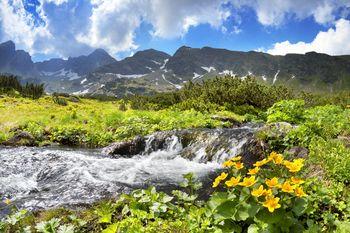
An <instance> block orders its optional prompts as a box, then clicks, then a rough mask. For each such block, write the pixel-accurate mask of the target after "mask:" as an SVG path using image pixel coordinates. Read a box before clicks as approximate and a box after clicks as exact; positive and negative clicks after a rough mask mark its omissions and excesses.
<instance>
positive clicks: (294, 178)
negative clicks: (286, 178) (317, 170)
mask: <svg viewBox="0 0 350 233" xmlns="http://www.w3.org/2000/svg"><path fill="white" fill-rule="evenodd" d="M290 180H291V181H292V183H293V184H295V185H299V184H303V183H304V182H305V181H303V180H302V179H300V178H297V177H292V178H290Z"/></svg>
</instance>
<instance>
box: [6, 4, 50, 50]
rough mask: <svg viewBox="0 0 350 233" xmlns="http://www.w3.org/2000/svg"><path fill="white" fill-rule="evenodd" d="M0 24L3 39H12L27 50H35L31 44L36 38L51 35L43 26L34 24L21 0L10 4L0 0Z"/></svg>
mask: <svg viewBox="0 0 350 233" xmlns="http://www.w3.org/2000/svg"><path fill="white" fill-rule="evenodd" d="M0 24H1V31H2V33H1V34H2V37H3V39H4V40H10V39H12V40H14V41H15V42H16V43H18V44H19V45H20V47H21V48H23V49H27V50H28V51H29V52H35V50H34V49H33V46H34V44H35V42H36V41H37V40H40V39H42V38H50V37H51V36H52V35H51V34H50V33H49V31H48V30H47V28H46V27H45V26H42V25H39V26H37V25H35V22H34V20H33V18H32V16H31V15H30V14H28V12H27V11H26V10H25V9H24V5H23V2H22V1H21V0H14V1H12V3H11V4H10V3H9V2H8V1H0Z"/></svg>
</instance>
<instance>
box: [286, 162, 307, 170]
mask: <svg viewBox="0 0 350 233" xmlns="http://www.w3.org/2000/svg"><path fill="white" fill-rule="evenodd" d="M284 165H285V166H286V168H288V170H289V171H290V172H298V171H300V170H301V168H302V167H303V165H304V159H294V160H293V162H290V161H285V162H284Z"/></svg>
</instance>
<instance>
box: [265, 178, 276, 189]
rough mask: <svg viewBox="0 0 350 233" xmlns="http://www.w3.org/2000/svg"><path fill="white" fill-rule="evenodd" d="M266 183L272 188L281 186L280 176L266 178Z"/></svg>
mask: <svg viewBox="0 0 350 233" xmlns="http://www.w3.org/2000/svg"><path fill="white" fill-rule="evenodd" d="M265 183H266V184H267V186H269V187H270V188H275V187H279V186H280V184H279V183H278V178H277V177H274V178H272V179H270V180H269V179H266V180H265Z"/></svg>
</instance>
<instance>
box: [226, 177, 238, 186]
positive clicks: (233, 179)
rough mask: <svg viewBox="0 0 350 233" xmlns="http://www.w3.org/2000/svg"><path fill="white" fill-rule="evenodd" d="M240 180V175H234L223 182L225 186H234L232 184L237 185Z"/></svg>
mask: <svg viewBox="0 0 350 233" xmlns="http://www.w3.org/2000/svg"><path fill="white" fill-rule="evenodd" d="M240 180H241V177H240V176H238V177H237V178H236V177H231V179H229V180H228V181H226V182H225V184H226V185H227V187H234V186H237V185H238V184H239V181H240Z"/></svg>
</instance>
